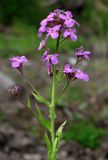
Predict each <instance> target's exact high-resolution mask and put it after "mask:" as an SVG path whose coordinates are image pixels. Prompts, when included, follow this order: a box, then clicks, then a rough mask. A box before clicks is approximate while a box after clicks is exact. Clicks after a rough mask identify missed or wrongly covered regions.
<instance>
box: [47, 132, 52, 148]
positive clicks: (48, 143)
mask: <svg viewBox="0 0 108 160" xmlns="http://www.w3.org/2000/svg"><path fill="white" fill-rule="evenodd" d="M45 143H46V145H47V148H48V151H51V149H52V146H51V143H50V140H49V137H48V135H47V133H46V132H45Z"/></svg>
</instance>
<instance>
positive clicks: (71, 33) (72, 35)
mask: <svg viewBox="0 0 108 160" xmlns="http://www.w3.org/2000/svg"><path fill="white" fill-rule="evenodd" d="M63 36H64V37H65V38H70V39H71V40H72V41H76V40H77V35H76V30H75V29H72V28H69V29H66V30H64V32H63Z"/></svg>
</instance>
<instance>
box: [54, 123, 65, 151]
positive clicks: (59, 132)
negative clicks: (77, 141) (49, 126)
mask: <svg viewBox="0 0 108 160" xmlns="http://www.w3.org/2000/svg"><path fill="white" fill-rule="evenodd" d="M65 124H66V121H65V122H64V123H62V124H61V126H60V127H59V128H58V130H57V131H56V138H55V144H54V149H55V151H57V150H58V148H59V143H60V141H61V139H62V131H63V127H64V126H65Z"/></svg>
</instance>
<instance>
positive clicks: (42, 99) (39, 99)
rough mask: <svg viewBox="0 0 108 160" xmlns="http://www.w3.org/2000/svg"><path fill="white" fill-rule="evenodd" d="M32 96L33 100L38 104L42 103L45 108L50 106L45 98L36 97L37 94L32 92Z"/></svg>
mask: <svg viewBox="0 0 108 160" xmlns="http://www.w3.org/2000/svg"><path fill="white" fill-rule="evenodd" d="M32 94H33V96H34V98H35V99H36V100H37V101H38V102H40V103H44V104H46V105H47V106H49V105H50V103H49V102H48V101H47V100H46V99H45V98H43V97H42V96H40V95H37V94H35V93H34V92H33V93H32Z"/></svg>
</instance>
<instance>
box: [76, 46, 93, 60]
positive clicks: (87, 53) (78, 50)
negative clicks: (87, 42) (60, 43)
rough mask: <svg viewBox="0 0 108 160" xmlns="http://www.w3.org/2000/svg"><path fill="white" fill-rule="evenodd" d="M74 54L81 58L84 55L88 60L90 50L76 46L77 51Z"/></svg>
mask: <svg viewBox="0 0 108 160" xmlns="http://www.w3.org/2000/svg"><path fill="white" fill-rule="evenodd" d="M75 54H76V56H77V57H78V58H80V57H81V58H82V57H84V58H85V59H87V60H89V57H90V55H91V52H90V51H84V49H83V48H82V47H80V48H78V49H77V51H76V53H75Z"/></svg>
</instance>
